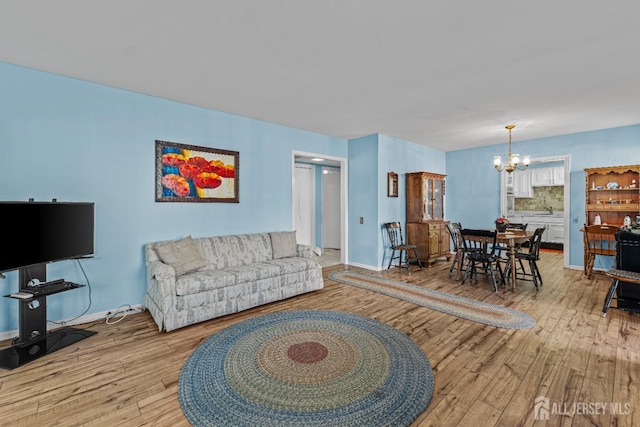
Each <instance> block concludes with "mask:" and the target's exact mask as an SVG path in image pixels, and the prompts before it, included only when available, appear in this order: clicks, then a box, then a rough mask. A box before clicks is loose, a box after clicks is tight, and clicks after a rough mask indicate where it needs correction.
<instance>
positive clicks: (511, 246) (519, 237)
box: [458, 229, 533, 291]
mask: <svg viewBox="0 0 640 427" xmlns="http://www.w3.org/2000/svg"><path fill="white" fill-rule="evenodd" d="M489 231H493V230H489ZM532 237H533V232H532V231H525V230H516V229H507V230H505V231H498V232H497V233H496V243H499V244H502V245H504V246H506V248H507V255H508V257H509V259H510V262H509V264H510V271H509V272H508V273H509V276H510V277H511V290H512V291H515V290H516V246H517V245H519V244H522V243H524V242H528V241H530V240H531V238H532ZM486 243H487V242H486V241H485V242H484V244H486ZM462 258H463V257H459V261H458V277H459V275H460V272H461V270H462V262H463V260H462Z"/></svg>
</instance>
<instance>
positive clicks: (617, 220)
mask: <svg viewBox="0 0 640 427" xmlns="http://www.w3.org/2000/svg"><path fill="white" fill-rule="evenodd" d="M584 171H585V177H586V179H585V181H586V182H585V184H586V189H585V195H586V200H585V222H586V225H593V224H594V221H595V217H596V214H600V221H601V222H602V224H609V225H616V226H618V227H620V226H622V225H623V222H624V217H625V216H627V215H628V216H629V217H630V218H631V220H632V221H635V219H636V216H637V215H638V214H640V165H631V166H607V167H602V168H588V169H585V170H584Z"/></svg>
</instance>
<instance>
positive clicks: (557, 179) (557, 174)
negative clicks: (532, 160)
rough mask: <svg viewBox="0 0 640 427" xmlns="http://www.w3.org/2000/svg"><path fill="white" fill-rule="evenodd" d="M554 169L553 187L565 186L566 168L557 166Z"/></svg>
mask: <svg viewBox="0 0 640 427" xmlns="http://www.w3.org/2000/svg"><path fill="white" fill-rule="evenodd" d="M551 169H553V185H564V166H556V167H554V168H551Z"/></svg>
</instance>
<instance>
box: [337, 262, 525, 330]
mask: <svg viewBox="0 0 640 427" xmlns="http://www.w3.org/2000/svg"><path fill="white" fill-rule="evenodd" d="M327 277H328V278H329V279H331V280H335V281H336V282H340V283H344V284H345V285H351V286H356V287H358V288H363V289H367V290H369V291H374V292H378V293H381V294H384V295H387V296H390V297H394V298H398V299H401V300H403V301H409V302H412V303H414V304H418V305H421V306H423V307H427V308H429V309H431V310H436V311H440V312H442V313H447V314H450V315H452V316H457V317H460V318H462V319H467V320H471V321H473V322H477V323H482V324H484V325H490V326H496V327H498V328H505V329H529V328H532V327H533V326H534V325H535V324H536V321H535V319H534V318H533V317H531V316H529V315H528V314H526V313H523V312H521V311H518V310H514V309H512V308H509V307H504V306H501V305H495V304H489V303H486V302H483V301H477V300H474V299H471V298H465V297H461V296H458V295H452V294H448V293H446V292H440V291H436V290H433V289H427V288H423V287H421V286H416V285H412V284H410V283H404V282H398V281H396V280H391V279H386V278H383V277H377V276H372V275H369V274H363V273H355V272H351V271H340V272H335V273H330V274H329V275H327Z"/></svg>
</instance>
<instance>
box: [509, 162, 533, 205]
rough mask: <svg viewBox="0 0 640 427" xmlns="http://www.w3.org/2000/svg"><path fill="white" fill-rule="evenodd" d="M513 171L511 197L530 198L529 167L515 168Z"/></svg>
mask: <svg viewBox="0 0 640 427" xmlns="http://www.w3.org/2000/svg"><path fill="white" fill-rule="evenodd" d="M512 173H513V197H516V198H521V199H522V198H531V197H533V188H532V187H531V173H530V170H529V169H526V170H523V171H521V170H516V171H514V172H512Z"/></svg>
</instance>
